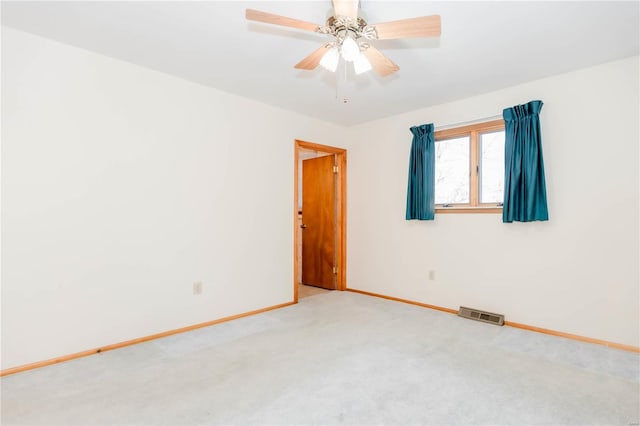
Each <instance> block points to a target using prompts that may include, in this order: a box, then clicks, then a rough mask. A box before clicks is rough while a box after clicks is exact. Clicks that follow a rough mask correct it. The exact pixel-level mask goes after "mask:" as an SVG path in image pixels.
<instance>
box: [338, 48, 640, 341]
mask: <svg viewBox="0 0 640 426" xmlns="http://www.w3.org/2000/svg"><path fill="white" fill-rule="evenodd" d="M638 75H639V73H638V58H637V57H635V58H629V59H626V60H622V61H618V62H612V63H608V64H604V65H601V66H596V67H592V68H588V69H584V70H581V71H577V72H572V73H568V74H564V75H560V76H556V77H552V78H547V79H544V80H539V81H534V82H531V83H528V84H523V85H520V86H516V87H512V88H509V89H506V90H501V91H498V92H493V93H489V94H485V95H482V96H477V97H473V98H469V99H465V100H461V101H458V102H453V103H449V104H445V105H440V106H436V107H433V108H426V109H422V110H418V111H414V112H411V113H407V114H403V115H399V116H395V117H391V118H388V119H383V120H378V121H374V122H369V123H365V124H362V125H359V126H357V127H353V128H350V129H349V137H348V138H347V140H349V141H350V142H349V143H348V144H347V148H348V150H349V176H348V188H349V191H348V215H349V216H348V240H347V241H348V286H349V287H350V288H355V289H360V290H366V291H371V292H376V293H382V294H385V295H391V296H396V297H400V298H406V299H411V300H415V301H420V302H424V303H430V304H434V305H440V306H445V307H449V308H454V309H457V308H458V307H459V306H461V305H463V306H471V307H476V308H480V309H484V310H488V311H494V312H498V313H504V314H505V316H506V319H507V320H509V321H514V322H520V323H525V324H529V325H534V326H538V327H544V328H550V329H554V330H559V331H563V332H568V333H574V334H578V335H582V336H588V337H592V338H598V339H604V340H608V341H613V342H618V343H623V344H629V345H634V346H638V345H639V343H640V342H639V339H640V329H639V327H640V326H639V324H640V317H639V307H638V305H639V298H640V295H639V281H640V277H639V272H638V268H639V259H640V253H639V248H638V246H639V242H638V238H639V225H638V223H639V199H638V194H639V176H638V164H639V163H638V159H639V157H638V154H639V151H638V144H639V131H638V128H639V116H640V112H639V107H638V105H639V95H638V93H639V88H638ZM533 99H542V100H543V101H544V103H545V105H544V107H543V109H542V112H541V122H542V135H543V146H544V160H545V167H546V178H547V194H548V203H549V217H550V220H549V221H548V222H538V223H513V224H503V223H502V222H501V216H499V215H487V214H477V215H469V214H467V215H454V214H448V215H447V214H441V215H436V219H435V221H434V222H417V221H410V222H408V221H405V220H404V215H405V202H406V198H405V197H406V188H407V173H408V172H407V170H408V169H407V167H408V161H409V149H410V145H411V134H410V132H409V127H411V126H413V125H418V124H423V123H432V122H433V123H435V125H436V126H438V125H446V124H450V123H456V122H463V121H468V120H473V119H476V118H480V117H488V116H493V115H495V114H500V113H501V112H502V109H503V108H505V107H508V106H512V105H516V104H521V103H525V102H528V101H530V100H533ZM429 270H434V271H435V280H434V281H429V279H428V271H429Z"/></svg>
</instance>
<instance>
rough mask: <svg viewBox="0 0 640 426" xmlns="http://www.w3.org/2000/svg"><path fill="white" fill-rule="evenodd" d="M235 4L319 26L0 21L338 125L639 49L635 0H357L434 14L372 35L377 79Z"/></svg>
mask: <svg viewBox="0 0 640 426" xmlns="http://www.w3.org/2000/svg"><path fill="white" fill-rule="evenodd" d="M245 8H253V9H258V10H263V11H267V12H271V13H275V14H279V15H285V16H289V17H293V18H298V19H302V20H305V21H310V22H315V23H318V24H324V21H325V20H326V18H327V17H328V16H329V15H330V12H331V1H330V0H326V1H286V2H282V1H277V2H276V1H259V2H245V1H208V2H205V1H199V2H168V1H161V2H155V1H142V2H128V1H124V2H55V1H46V2H31V1H28V2H17V1H16V2H8V1H2V23H3V25H7V26H10V27H14V28H17V29H21V30H24V31H27V32H31V33H35V34H39V35H42V36H45V37H48V38H51V39H55V40H58V41H61V42H64V43H68V44H71V45H75V46H78V47H82V48H85V49H88V50H92V51H95V52H99V53H102V54H104V55H107V56H111V57H114V58H119V59H122V60H124V61H128V62H131V63H134V64H138V65H141V66H144V67H148V68H152V69H155V70H158V71H162V72H165V73H168V74H173V75H176V76H179V77H182V78H185V79H187V80H191V81H194V82H198V83H201V84H204V85H206V86H211V87H215V88H218V89H220V90H224V91H226V92H231V93H236V94H238V95H241V96H245V97H249V98H253V99H256V100H259V101H262V102H265V103H268V104H271V105H275V106H279V107H281V108H284V109H288V110H292V111H297V112H299V113H302V114H305V115H309V116H313V117H317V118H319V119H323V120H327V121H331V122H334V123H338V124H344V125H353V124H357V123H361V122H365V121H368V120H373V119H377V118H382V117H385V116H390V115H394V114H398V113H402V112H405V111H410V110H414V109H418V108H423V107H427V106H431V105H436V104H441V103H443V102H448V101H452V100H455V99H461V98H465V97H469V96H473V95H477V94H480V93H485V92H489V91H492V90H497V89H500V88H504V87H508V86H512V85H515V84H519V83H522V82H526V81H530V80H534V79H538V78H542V77H546V76H550V75H554V74H558V73H563V72H567V71H571V70H574V69H578V68H582V67H585V66H590V65H595V64H599V63H603V62H607V61H611V60H615V59H619V58H624V57H628V56H633V55H637V54H638V53H639V51H640V47H639V45H640V41H639V40H640V36H639V30H638V28H639V20H640V14H639V10H640V3H639V2H638V1H627V2H611V1H602V2H595V1H570V2H551V1H546V2H544V1H532V2H527V1H517V2H516V1H508V2H507V1H501V2H484V1H473V2H460V1H447V2H442V1H408V2H405V1H371V0H362V1H361V9H360V10H361V13H360V16H361V17H363V18H365V19H366V20H367V21H368V22H369V23H371V24H375V23H377V22H384V21H392V20H397V19H403V18H410V17H415V16H425V15H432V14H439V15H441V17H442V36H441V37H439V38H435V39H408V40H388V41H379V42H376V43H375V45H376V46H377V47H378V48H379V49H380V50H381V51H382V52H383V53H385V54H386V55H387V56H388V57H389V58H391V59H392V60H393V61H394V62H396V63H397V64H398V65H399V66H400V71H399V72H397V73H396V74H394V75H392V76H389V77H386V78H380V77H378V76H377V75H375V74H374V73H373V72H370V73H367V74H365V75H360V76H355V75H353V73H352V72H351V70H350V69H349V70H347V72H346V73H345V72H344V69H343V70H342V72H339V73H336V74H331V73H329V72H327V71H325V70H323V69H322V68H320V67H319V68H318V69H316V70H315V71H300V70H296V69H294V68H293V65H294V64H296V63H297V62H298V61H299V60H300V59H302V58H303V57H305V56H307V55H308V54H309V53H311V52H312V51H313V50H315V49H317V48H318V47H319V46H320V45H321V43H322V42H323V41H325V40H327V36H323V35H320V34H315V33H310V32H304V31H299V30H295V29H290V28H284V27H275V26H272V25H268V24H261V23H255V22H247V21H246V20H245V18H244V10H245ZM344 98H347V99H348V103H344V102H343V99H344Z"/></svg>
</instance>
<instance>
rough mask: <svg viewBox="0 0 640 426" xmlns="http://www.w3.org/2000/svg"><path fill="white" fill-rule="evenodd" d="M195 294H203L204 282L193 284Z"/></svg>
mask: <svg viewBox="0 0 640 426" xmlns="http://www.w3.org/2000/svg"><path fill="white" fill-rule="evenodd" d="M193 294H202V281H196V282H194V283H193Z"/></svg>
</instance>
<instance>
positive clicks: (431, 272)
mask: <svg viewBox="0 0 640 426" xmlns="http://www.w3.org/2000/svg"><path fill="white" fill-rule="evenodd" d="M435 279H436V271H434V270H433V269H430V270H429V281H433V280H435Z"/></svg>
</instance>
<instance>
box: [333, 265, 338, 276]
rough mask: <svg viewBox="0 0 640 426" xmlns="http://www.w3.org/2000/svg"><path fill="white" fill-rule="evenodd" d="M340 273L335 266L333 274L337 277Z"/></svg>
mask: <svg viewBox="0 0 640 426" xmlns="http://www.w3.org/2000/svg"><path fill="white" fill-rule="evenodd" d="M337 273H338V267H337V266H334V267H333V274H334V275H336V274H337Z"/></svg>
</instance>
